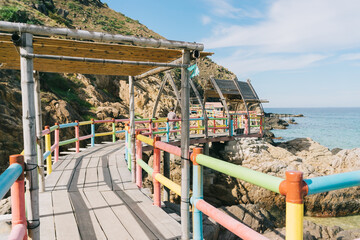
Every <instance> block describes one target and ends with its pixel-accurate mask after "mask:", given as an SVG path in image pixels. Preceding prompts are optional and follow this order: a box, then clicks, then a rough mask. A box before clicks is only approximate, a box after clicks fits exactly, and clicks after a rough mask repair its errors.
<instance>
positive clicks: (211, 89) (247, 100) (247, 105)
mask: <svg viewBox="0 0 360 240" xmlns="http://www.w3.org/2000/svg"><path fill="white" fill-rule="evenodd" d="M208 98H215V99H219V100H220V101H221V103H222V105H223V106H224V112H225V114H226V115H227V117H228V118H229V119H230V110H232V111H234V112H235V113H237V111H238V109H242V110H244V111H245V112H246V115H247V116H249V115H250V111H251V110H253V109H255V110H257V112H258V114H263V113H264V109H263V107H262V103H263V102H267V101H265V100H260V99H259V97H258V95H257V93H256V92H255V89H254V88H253V86H252V85H251V82H250V80H247V81H246V82H244V81H238V80H237V78H235V79H232V80H225V79H215V78H212V77H211V78H210V81H209V83H208V85H207V86H206V88H205V90H204V102H206V101H207V99H208ZM248 132H250V125H248Z"/></svg>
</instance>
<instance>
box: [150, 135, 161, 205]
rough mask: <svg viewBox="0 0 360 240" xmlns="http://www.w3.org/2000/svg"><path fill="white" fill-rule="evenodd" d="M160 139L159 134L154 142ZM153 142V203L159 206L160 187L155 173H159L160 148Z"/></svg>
mask: <svg viewBox="0 0 360 240" xmlns="http://www.w3.org/2000/svg"><path fill="white" fill-rule="evenodd" d="M156 141H161V138H160V137H159V136H156V137H155V138H154V142H156ZM155 145H156V144H154V160H153V169H154V172H153V175H152V177H153V184H154V195H153V196H154V197H153V199H154V205H155V206H158V207H161V189H160V182H158V181H157V180H156V179H155V176H156V174H158V173H160V153H161V152H160V149H159V148H156V147H155Z"/></svg>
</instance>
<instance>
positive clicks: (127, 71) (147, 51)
mask: <svg viewBox="0 0 360 240" xmlns="http://www.w3.org/2000/svg"><path fill="white" fill-rule="evenodd" d="M33 48H34V54H42V55H54V56H68V57H81V58H95V59H111V60H125V61H141V62H155V63H171V62H174V61H175V60H178V59H179V58H181V56H182V50H178V49H166V48H153V47H142V46H130V45H124V44H114V43H99V42H90V41H79V40H68V39H54V38H46V37H37V36H34V38H33ZM209 55H212V53H207V52H200V57H205V56H209ZM155 68H157V66H151V65H130V64H111V63H105V62H86V61H85V60H84V61H71V60H56V59H43V58H34V70H37V71H40V72H57V73H82V74H97V75H123V76H137V75H140V74H143V73H146V72H148V71H150V70H152V69H155ZM0 69H16V70H19V69H20V54H19V49H18V47H16V46H15V45H14V43H13V42H12V39H11V34H6V33H0Z"/></svg>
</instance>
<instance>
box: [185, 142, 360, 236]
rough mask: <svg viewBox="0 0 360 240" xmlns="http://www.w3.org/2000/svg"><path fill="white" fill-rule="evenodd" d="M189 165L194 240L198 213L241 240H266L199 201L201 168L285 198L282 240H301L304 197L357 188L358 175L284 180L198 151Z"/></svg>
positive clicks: (199, 230)
mask: <svg viewBox="0 0 360 240" xmlns="http://www.w3.org/2000/svg"><path fill="white" fill-rule="evenodd" d="M191 161H192V162H193V196H192V199H191V202H192V204H193V206H194V220H193V236H194V239H203V235H202V234H203V233H202V213H204V214H206V215H208V216H209V217H210V218H212V219H214V220H215V221H217V222H218V223H219V224H221V225H222V226H224V227H225V228H227V229H228V230H230V231H231V232H233V233H234V234H235V235H237V236H239V237H240V238H242V239H266V238H265V237H263V236H261V235H260V234H259V233H257V232H255V231H253V230H252V229H249V228H248V227H247V226H245V225H243V224H242V223H240V222H238V221H237V220H235V219H232V218H230V217H229V216H226V215H225V213H223V212H221V211H219V210H217V209H216V208H215V207H213V206H211V205H210V204H209V203H207V202H205V201H204V200H203V170H202V168H203V167H208V168H211V169H213V170H216V171H218V172H221V173H224V174H227V175H230V176H232V177H235V178H238V179H241V180H244V181H247V182H249V183H252V184H254V185H257V186H259V187H262V188H265V189H268V190H270V191H273V192H275V193H280V194H282V195H284V196H286V239H292V240H293V239H294V240H300V239H303V216H304V203H303V199H304V196H306V195H311V194H316V193H322V192H327V191H331V190H337V189H343V188H348V187H354V186H360V171H354V172H347V173H340V174H335V175H329V176H323V177H316V178H310V179H305V180H303V175H302V172H298V171H287V172H286V179H285V180H284V179H282V178H278V177H274V176H271V175H267V174H265V173H262V172H257V171H254V170H251V169H248V168H244V167H242V166H239V165H235V164H232V163H228V162H226V161H222V160H220V159H216V158H213V157H209V156H206V155H204V154H202V149H201V148H195V149H194V151H193V153H192V154H191Z"/></svg>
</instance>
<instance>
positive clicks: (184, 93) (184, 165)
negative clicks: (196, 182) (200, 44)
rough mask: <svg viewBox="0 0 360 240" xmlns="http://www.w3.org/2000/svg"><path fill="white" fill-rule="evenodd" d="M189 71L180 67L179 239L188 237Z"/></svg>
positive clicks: (185, 59)
mask: <svg viewBox="0 0 360 240" xmlns="http://www.w3.org/2000/svg"><path fill="white" fill-rule="evenodd" d="M182 63H183V64H189V63H190V51H184V53H183V62H182ZM189 78H190V75H189V71H188V70H187V68H181V120H182V121H181V204H180V210H181V239H182V240H188V239H190V212H189V202H190V198H189V192H190V156H189V151H190V121H189V110H190V109H189V105H190V86H189Z"/></svg>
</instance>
